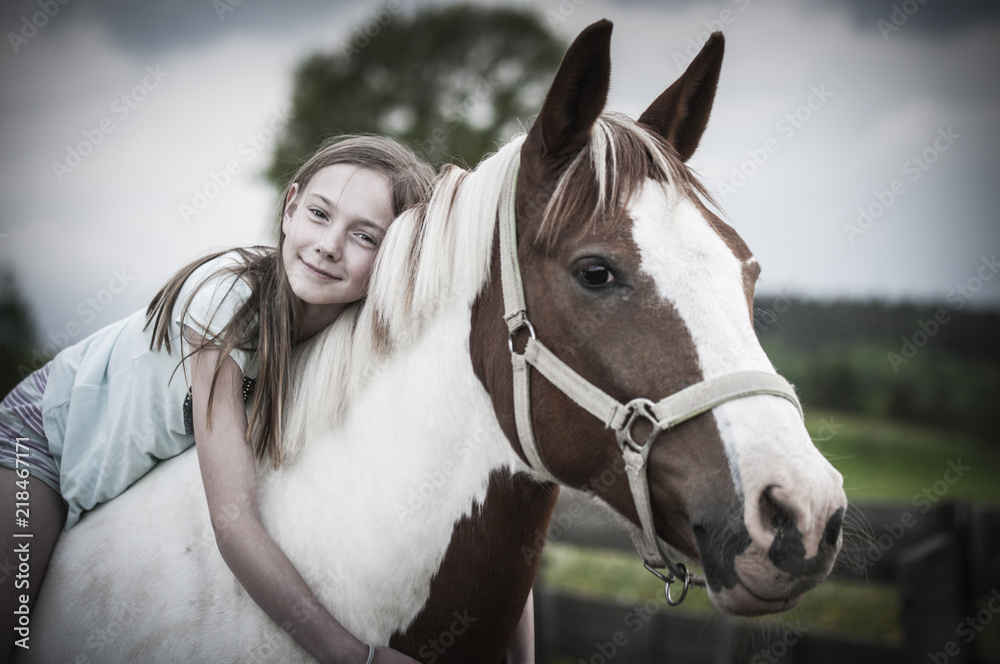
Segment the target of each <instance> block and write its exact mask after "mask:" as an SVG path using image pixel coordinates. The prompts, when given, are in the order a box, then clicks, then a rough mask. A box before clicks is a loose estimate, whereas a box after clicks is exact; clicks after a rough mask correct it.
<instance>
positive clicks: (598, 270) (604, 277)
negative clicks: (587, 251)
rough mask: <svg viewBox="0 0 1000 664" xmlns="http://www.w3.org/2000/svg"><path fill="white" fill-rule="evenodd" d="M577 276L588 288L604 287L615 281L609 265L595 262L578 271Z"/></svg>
mask: <svg viewBox="0 0 1000 664" xmlns="http://www.w3.org/2000/svg"><path fill="white" fill-rule="evenodd" d="M576 278H577V279H578V280H579V281H580V283H581V284H583V285H584V286H586V287H587V288H604V287H605V286H610V285H611V284H613V283H615V275H614V273H613V272H612V271H611V270H609V269H608V266H607V265H601V264H600V263H594V264H591V265H587V266H586V267H583V268H581V269H579V270H577V271H576Z"/></svg>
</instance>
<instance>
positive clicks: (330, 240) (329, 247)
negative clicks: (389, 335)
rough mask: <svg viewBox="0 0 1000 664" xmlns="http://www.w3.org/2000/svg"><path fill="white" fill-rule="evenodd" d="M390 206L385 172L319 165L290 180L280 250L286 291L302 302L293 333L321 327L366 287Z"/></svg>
mask: <svg viewBox="0 0 1000 664" xmlns="http://www.w3.org/2000/svg"><path fill="white" fill-rule="evenodd" d="M392 209H393V208H392V190H391V188H390V183H389V180H388V178H387V177H386V176H385V175H383V174H382V173H380V172H378V171H375V170H373V169H370V168H364V167H358V166H355V165H353V164H347V163H339V164H334V165H332V166H327V167H325V168H323V169H321V170H320V171H318V172H317V173H316V174H315V175H313V177H312V178H311V179H310V180H309V184H308V185H307V186H306V187H305V188H304V189H300V188H299V185H298V183H296V184H293V185H292V186H291V188H290V189H289V191H288V198H287V201H286V204H285V214H284V217H283V218H282V223H281V230H282V232H284V234H285V240H284V244H283V246H282V251H281V253H282V261H283V262H284V264H285V272H286V273H287V275H288V281H289V284H290V285H291V287H292V292H293V293H294V294H295V296H296V297H297V298H298V299H299V300H300V301H301V302H302V305H303V314H304V317H303V324H302V330H301V332H300V334H299V339H304V338H308V337H310V336H312V334H314V333H315V332H317V331H319V330H320V329H322V328H323V327H326V326H327V325H328V324H329V323H331V322H332V321H333V320H334V319H335V318H336V317H337V316H338V315H339V314H340V312H341V311H343V310H344V308H345V307H346V306H347V305H349V304H350V303H352V302H356V301H358V300H360V299H361V298H363V297H364V296H365V294H366V293H367V292H368V278H369V276H370V275H371V270H372V264H373V262H374V260H375V253H376V251H377V249H378V247H379V245H380V244H381V243H382V240H383V238H384V237H385V233H386V231H387V230H388V228H389V224H390V223H391V222H392V219H393V212H392Z"/></svg>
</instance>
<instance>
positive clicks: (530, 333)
mask: <svg viewBox="0 0 1000 664" xmlns="http://www.w3.org/2000/svg"><path fill="white" fill-rule="evenodd" d="M525 327H526V328H528V336H529V339H532V340H536V339H537V338H538V337H536V336H535V328H534V327H532V326H531V321H529V320H528V319H527V318H525V319H524V323H523V324H522V325H519V326H518V327H516V328H514V329H513V330H511V331H510V332H509V333H508V334H507V349H508V350H510V354H511V355H513V354H514V333H515V332H518V331H520V330H521V329H522V328H525Z"/></svg>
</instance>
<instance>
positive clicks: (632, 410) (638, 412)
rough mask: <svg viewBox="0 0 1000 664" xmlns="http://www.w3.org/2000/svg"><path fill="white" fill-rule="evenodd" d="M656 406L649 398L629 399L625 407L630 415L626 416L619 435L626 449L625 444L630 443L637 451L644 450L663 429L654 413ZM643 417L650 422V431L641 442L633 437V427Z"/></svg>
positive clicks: (619, 439)
mask: <svg viewBox="0 0 1000 664" xmlns="http://www.w3.org/2000/svg"><path fill="white" fill-rule="evenodd" d="M655 406H656V404H654V403H653V402H652V401H650V400H649V399H632V400H631V401H629V402H628V403H627V404H626V405H625V407H626V408H627V409H628V415H627V416H626V418H625V424H623V425H622V428H621V430H620V431H619V435H618V443H619V445H621V446H622V449H624V446H625V444H628V446H629V447H631V448H632V449H633V450H635V451H636V452H642V449H643V448H644V447H646V446H647V445H649V444H651V443H652V442H653V440H654V439H655V438H656V437H657V436H658V435H659V434H660V433H661V432H662V431H663V429H662V428H661V427H660V421H659V419H657V417H656V415H655V414H654V413H653V408H654V407H655ZM640 417H641V418H643V419H645V420H646V421H648V422H649V426H650V429H649V433H648V434H647V435H646V440H644V441H642V443H639V442H637V441H636V440H635V438H633V437H632V427H633V426H634V425H635V423H636V421H637V420H638V419H639V418H640Z"/></svg>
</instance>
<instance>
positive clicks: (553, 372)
mask: <svg viewBox="0 0 1000 664" xmlns="http://www.w3.org/2000/svg"><path fill="white" fill-rule="evenodd" d="M519 167H520V160H519V159H515V160H514V161H513V162H512V164H511V166H510V168H509V170H508V172H507V174H506V178H505V180H504V184H503V189H502V191H501V195H500V209H499V220H498V223H499V225H500V227H499V232H500V269H501V283H502V285H503V300H504V309H505V312H504V320H505V321H506V322H507V329H508V333H509V337H508V346H509V348H510V353H511V363H512V368H513V376H514V381H513V382H514V418H515V421H516V423H517V436H518V439H519V441H520V444H521V449H522V450H524V456H525V457H526V458H527V460H528V465H529V466H531V468H532V469H533V470H534V471H535V472H536V473H537V474H538V475H540V476H541V477H542V478H544V479H546V480H549V481H551V482H556V483H558V482H559V480H557V479H556V477H555V476H554V475H553V474H552V473H551V472H550V471H549V469H548V468H547V467H546V465H545V462H544V461H543V460H542V458H541V454H540V453H539V450H538V445H537V444H536V442H535V436H534V432H533V429H532V426H531V394H530V391H529V384H530V380H529V378H530V377H529V371H528V368H529V366H531V367H534V368H535V369H536V370H538V372H539V373H541V374H542V376H544V377H545V378H546V380H548V381H549V382H550V383H552V384H553V385H555V386H556V387H557V388H559V389H560V390H561V391H562V392H563V393H564V394H566V395H567V396H568V397H569V398H570V399H572V400H573V401H574V402H575V403H576V404H577V405H578V406H580V407H581V408H583V409H584V410H586V411H587V412H589V413H590V414H591V415H594V416H595V417H596V418H597V419H599V420H600V421H601V422H603V423H604V426H605V427H607V428H609V429H611V430H612V431H614V432H615V437H616V438H617V440H618V447H619V449H620V450H621V453H622V457H623V459H624V461H625V469H626V473H627V476H628V481H629V488H630V489H631V491H632V499H633V501H634V502H635V508H636V512H637V513H638V515H639V521H640V523H641V524H642V529H641V530H640V529H638V528H635V527H634V526H632V525H631V524H629V526H630V535H631V537H632V543H633V544H634V545H635V547H636V550H637V551H638V552H639V555H641V556H642V558H643V560H644V561H645V565H646V568H647V569H649V571H651V572H653V574H655V575H656V576H658V577H659V578H660V579H662V580H663V581H664V582H666V588H665V591H664V592H665V594H666V598H667V603H669V604H670V605H672V606H676V605H677V604H680V603H681V602H682V601H683V600H684V597H685V595H686V594H687V591H688V588H689V587H690V586H692V585H695V586H699V585H700V586H703V585H705V579H704V578H702V577H699V576H696V575H694V574H692V573H691V572H690V571H689V570H688V569H687V568H686V567H685V566H684V564H683V563H675V562H673V561H671V560H670V558H668V557H667V555H666V554H665V553H664V552H663V546H664V544H665V543H664V542H662V541H661V540H660V538H659V536H658V535H657V534H656V530H655V527H654V525H653V509H652V504H651V502H650V497H649V478H648V471H647V468H646V464H647V461H648V459H649V453H650V450H652V447H653V444H654V443H655V442H656V440H657V438H658V437H659V435H660V434H661V433H663V432H664V431H666V430H668V429H670V428H672V427H674V426H677V425H678V424H680V423H682V422H685V421H687V420H689V419H691V418H693V417H696V416H698V415H701V414H702V413H705V412H707V411H709V410H711V409H713V408H715V407H716V406H719V405H721V404H723V403H725V402H727V401H731V400H733V399H741V398H744V397H749V396H755V395H771V396H776V397H782V398H784V399H787V400H788V401H790V402H791V403H792V404H794V406H795V408H796V409H797V410H798V411H799V415H800V416H801V415H802V406H801V405H800V404H799V400H798V397H796V396H795V391H794V390H793V389H792V386H791V385H790V384H789V383H788V381H786V380H785V379H784V378H782V377H781V376H778V375H777V374H773V373H767V372H764V371H739V372H735V373H731V374H726V375H723V376H718V377H716V378H712V379H709V380H706V381H702V382H700V383H695V384H694V385H691V386H689V387H686V388H684V389H683V390H681V391H679V392H675V393H674V394H671V395H670V396H668V397H666V398H664V399H661V400H660V401H658V402H655V403H654V402H652V401H650V400H648V399H633V400H632V401H630V402H628V403H627V404H622V403H620V402H619V401H618V400H617V399H614V398H612V397H610V396H608V395H607V394H606V393H605V392H604V391H603V390H601V389H600V388H598V387H597V386H596V385H594V384H593V383H591V382H590V381H588V380H586V379H585V378H583V377H582V376H580V374H578V373H577V372H576V371H574V370H573V369H571V368H570V367H569V366H568V365H567V364H566V363H564V362H563V361H562V360H560V359H559V358H558V357H556V356H555V355H554V354H553V353H552V351H550V350H549V349H548V348H546V347H545V345H544V344H543V343H542V342H541V341H539V340H538V338H537V336H536V335H535V329H534V327H532V325H531V323H530V322H529V321H528V315H527V307H526V305H525V300H524V287H523V285H522V282H521V269H520V266H519V264H518V257H517V226H516V215H515V210H514V200H515V186H516V183H517V174H518V170H519ZM525 333H527V336H528V339H527V343H526V344H525V346H524V351H523V352H522V353H518V352H517V351H516V350H515V336H523V335H524V334H525ZM640 424H642V425H643V428H644V429H645V430H646V432H645V433H644V435H643V436H642V440H636V437H635V435H634V432H635V431H636V428H637V426H639V425H640ZM664 568H665V569H667V570H668V572H667V574H666V575H664V574H661V573H660V572H658V571H657V569H664ZM674 581H681V582H682V583H683V587H682V590H681V594H680V597H678V598H677V599H674V598H673V597H672V596H671V594H670V584H671V583H673V582H674Z"/></svg>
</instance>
